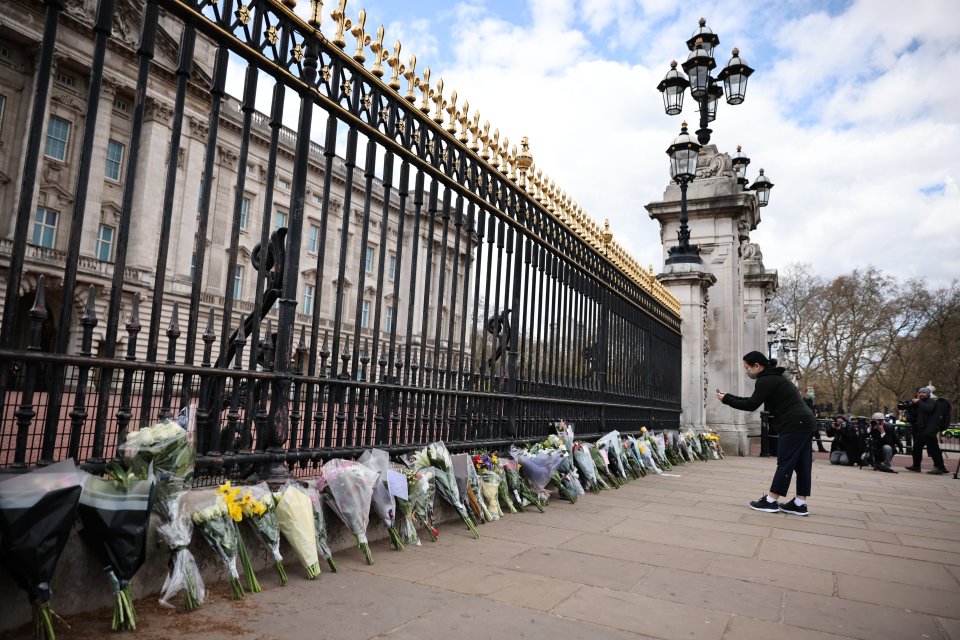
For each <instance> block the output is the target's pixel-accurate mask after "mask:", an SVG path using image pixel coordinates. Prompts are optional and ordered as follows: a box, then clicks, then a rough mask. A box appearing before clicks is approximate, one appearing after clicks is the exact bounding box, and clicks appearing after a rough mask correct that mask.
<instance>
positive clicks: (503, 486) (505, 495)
mask: <svg viewBox="0 0 960 640" xmlns="http://www.w3.org/2000/svg"><path fill="white" fill-rule="evenodd" d="M503 463H504V461H503V460H502V459H501V458H500V457H499V456H497V459H496V463H495V464H494V472H495V473H496V474H497V477H498V478H499V480H500V481H499V482H498V483H497V496H498V497H499V499H500V500H499V502H500V504H501V506H503V505H506V508H507V511H509V512H510V513H516V512H517V507H515V506H514V505H513V500H511V499H510V487H509V486H508V485H507V472H506V471H505V470H504V468H503Z"/></svg>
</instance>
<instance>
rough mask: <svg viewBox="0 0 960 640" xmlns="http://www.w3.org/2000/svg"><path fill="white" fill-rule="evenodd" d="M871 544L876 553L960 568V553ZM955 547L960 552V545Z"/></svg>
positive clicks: (878, 543)
mask: <svg viewBox="0 0 960 640" xmlns="http://www.w3.org/2000/svg"><path fill="white" fill-rule="evenodd" d="M869 544H870V550H871V551H873V552H874V553H879V554H883V555H888V556H896V557H900V558H913V559H915V560H926V561H928V562H939V563H941V564H951V565H954V566H960V553H949V552H947V551H937V550H935V549H922V548H920V547H908V546H906V545H903V544H886V543H883V542H870V543H869ZM954 545H955V546H954V548H955V549H957V550H958V551H960V544H956V543H954Z"/></svg>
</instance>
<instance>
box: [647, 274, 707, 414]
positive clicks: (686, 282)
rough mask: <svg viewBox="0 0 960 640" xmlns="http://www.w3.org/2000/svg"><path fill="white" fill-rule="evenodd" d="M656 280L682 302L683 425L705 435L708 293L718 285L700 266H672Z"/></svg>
mask: <svg viewBox="0 0 960 640" xmlns="http://www.w3.org/2000/svg"><path fill="white" fill-rule="evenodd" d="M657 278H658V279H659V280H660V281H661V282H662V283H663V284H664V286H666V287H667V288H668V289H669V290H670V293H672V294H673V295H674V296H675V297H676V298H677V300H679V301H680V318H681V322H682V327H683V343H682V349H681V365H680V367H681V369H680V370H681V371H682V372H683V377H682V380H681V386H680V398H681V406H680V424H681V426H683V427H692V428H693V429H695V430H697V431H706V430H707V429H708V428H709V425H708V424H707V403H706V400H707V390H708V386H709V384H710V380H709V375H708V373H707V355H708V354H709V353H710V342H709V340H708V338H707V335H706V329H707V302H709V300H710V298H709V297H708V295H707V289H709V288H710V287H711V286H713V285H714V284H715V283H716V281H717V278H716V277H715V276H714V275H713V274H712V273H710V272H708V271H704V270H702V267H701V265H697V264H669V265H667V266H666V268H665V269H664V272H663V273H661V274H659V275H658V276H657Z"/></svg>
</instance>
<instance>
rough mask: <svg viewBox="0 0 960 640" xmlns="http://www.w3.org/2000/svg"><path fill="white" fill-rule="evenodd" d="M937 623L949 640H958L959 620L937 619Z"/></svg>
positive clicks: (959, 631)
mask: <svg viewBox="0 0 960 640" xmlns="http://www.w3.org/2000/svg"><path fill="white" fill-rule="evenodd" d="M937 622H939V623H940V626H941V627H942V628H943V630H944V631H946V632H947V638H948V639H949V640H960V620H957V619H956V618H937Z"/></svg>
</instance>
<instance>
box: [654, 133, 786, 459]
mask: <svg viewBox="0 0 960 640" xmlns="http://www.w3.org/2000/svg"><path fill="white" fill-rule="evenodd" d="M646 209H647V211H648V212H649V215H650V217H651V218H653V219H654V220H657V221H658V222H659V223H660V237H661V241H662V242H663V250H664V259H666V257H667V255H668V254H667V251H668V249H669V248H670V247H672V246H673V245H675V244H676V243H677V231H678V229H679V223H680V188H679V187H678V186H677V185H676V184H674V183H672V182H671V183H670V185H669V186H668V187H667V189H666V191H665V192H664V197H663V200H662V201H660V202H651V203H650V204H648V205H646ZM687 212H688V217H689V226H690V242H691V243H692V244H696V245H698V246H699V247H700V257H701V259H702V261H703V263H702V265H694V266H695V267H696V268H697V269H698V270H699V271H700V272H703V273H707V274H712V275H713V277H714V278H715V284H714V285H713V288H712V290H711V291H710V297H709V306H708V308H707V310H706V321H705V322H703V323H701V324H702V326H703V329H699V328H697V327H692V326H690V325H688V324H687V320H688V319H687V316H686V315H685V316H684V320H685V322H684V325H683V352H684V354H687V353H692V352H694V351H696V350H699V351H702V352H704V354H705V355H704V363H705V371H706V373H705V374H704V375H705V382H706V384H707V385H708V386H707V387H705V386H704V385H703V384H700V383H699V382H698V383H697V384H696V385H694V384H690V385H688V386H686V387H685V388H684V389H685V391H686V392H689V393H691V394H695V395H691V396H689V397H687V396H684V397H682V398H681V406H682V410H683V412H684V415H690V416H694V415H697V414H698V412H699V411H701V409H700V407H705V409H702V411H704V412H705V416H706V426H707V427H708V428H710V429H714V430H716V431H718V432H719V434H720V438H721V442H722V444H723V447H724V450H725V451H726V452H727V453H731V454H741V455H743V454H746V453H747V452H748V451H749V446H748V440H747V434H748V423H750V424H752V423H754V422H757V421H758V420H759V418H758V417H757V416H756V415H752V414H746V413H744V412H742V411H735V410H733V409H731V408H729V407H727V406H725V405H722V404H720V403H719V402H718V401H717V400H716V399H715V397H714V390H715V389H718V388H719V389H720V390H722V391H726V392H729V393H733V394H736V395H741V396H742V395H749V394H750V393H752V390H753V385H752V383H751V381H750V380H749V379H748V378H747V377H746V376H745V375H744V374H743V369H742V365H741V359H742V357H743V354H745V353H746V352H748V351H752V350H754V349H757V350H759V351H764V350H765V349H766V342H765V337H764V338H760V336H766V313H765V310H766V309H765V306H764V308H763V313H757V311H758V310H757V309H756V308H755V305H756V302H755V300H754V298H753V295H754V294H753V293H751V292H750V289H749V286H747V285H746V276H747V269H746V267H745V265H744V255H743V248H744V246H745V244H744V243H745V241H746V240H748V239H749V234H750V231H751V230H753V229H755V228H756V226H757V224H759V222H760V210H759V207H758V204H757V198H756V196H755V195H754V194H753V193H752V192H749V191H744V190H743V188H742V187H741V186H740V185H739V184H738V183H737V180H736V175H735V173H734V171H733V165H732V162H731V160H730V156H729V155H727V154H721V153H719V152H718V151H717V148H716V147H715V146H714V145H707V146H705V147H704V148H703V149H702V150H701V151H700V155H699V157H698V158H697V177H696V179H695V180H694V181H693V182H691V183H690V185H689V186H688V188H687ZM760 269H761V272H763V273H766V271H765V270H763V269H762V265H761V267H760ZM771 273H774V274H775V272H771ZM659 277H660V278H661V280H663V282H664V284H665V285H667V286H668V287H670V289H671V292H672V293H673V294H674V295H676V296H677V297H678V298H680V299H681V300H683V299H684V298H683V295H684V293H683V290H682V288H681V289H680V290H674V286H673V284H672V283H673V282H676V279H675V278H673V277H672V276H671V274H670V273H669V272H666V273H664V274H662V275H661V276H659ZM683 286H687V285H683ZM771 294H772V292H771ZM704 298H705V299H706V295H705V293H704ZM764 305H765V302H764ZM748 306H749V307H750V312H749V313H748V310H747V308H748ZM691 324H696V323H695V322H691ZM687 364H688V363H687V361H686V359H685V360H684V365H685V366H687ZM691 364H692V363H691ZM683 375H684V377H685V379H687V378H689V377H693V378H697V379H698V378H699V377H700V374H699V373H698V370H696V369H686V368H685V369H684V372H683Z"/></svg>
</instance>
